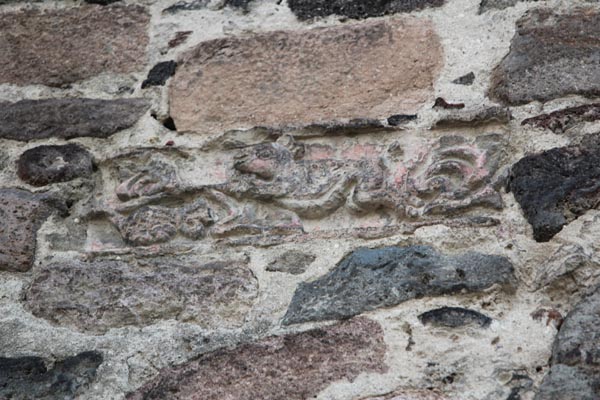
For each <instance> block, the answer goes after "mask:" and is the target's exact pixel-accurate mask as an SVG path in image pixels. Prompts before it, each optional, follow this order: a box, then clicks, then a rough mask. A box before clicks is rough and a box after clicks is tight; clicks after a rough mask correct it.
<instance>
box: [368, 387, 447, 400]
mask: <svg viewBox="0 0 600 400" xmlns="http://www.w3.org/2000/svg"><path fill="white" fill-rule="evenodd" d="M447 399H448V397H446V396H444V395H443V394H442V393H440V392H438V391H434V390H418V389H415V390H411V389H404V390H397V391H394V393H389V394H386V395H383V396H375V397H367V398H364V399H361V400H447Z"/></svg>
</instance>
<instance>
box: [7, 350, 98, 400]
mask: <svg viewBox="0 0 600 400" xmlns="http://www.w3.org/2000/svg"><path fill="white" fill-rule="evenodd" d="M102 361H103V357H102V354H100V353H98V352H95V351H88V352H84V353H79V354H77V355H75V356H73V357H68V358H66V359H64V360H59V361H57V362H55V363H54V365H53V366H52V368H50V369H48V368H47V366H46V363H45V362H44V360H43V359H42V358H39V357H20V358H2V357H0V398H1V399H12V400H32V399H36V400H55V399H74V398H79V397H78V396H81V395H82V394H83V393H84V391H85V389H86V388H87V387H88V386H89V385H90V384H91V383H92V382H93V381H94V378H95V376H96V370H97V369H98V367H99V366H100V364H102Z"/></svg>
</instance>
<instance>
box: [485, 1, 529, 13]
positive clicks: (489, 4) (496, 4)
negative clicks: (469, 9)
mask: <svg viewBox="0 0 600 400" xmlns="http://www.w3.org/2000/svg"><path fill="white" fill-rule="evenodd" d="M520 1H538V0H481V4H479V14H483V13H484V12H486V11H490V10H503V9H505V8H508V7H512V6H514V5H515V4H517V3H518V2H520Z"/></svg>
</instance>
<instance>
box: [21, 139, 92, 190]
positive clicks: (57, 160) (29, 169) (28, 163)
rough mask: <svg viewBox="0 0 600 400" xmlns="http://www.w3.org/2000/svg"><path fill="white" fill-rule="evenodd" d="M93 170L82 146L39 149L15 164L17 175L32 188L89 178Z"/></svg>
mask: <svg viewBox="0 0 600 400" xmlns="http://www.w3.org/2000/svg"><path fill="white" fill-rule="evenodd" d="M93 170H94V163H93V159H92V155H91V154H90V153H89V152H88V151H87V150H86V149H85V148H84V147H82V146H80V145H78V144H74V143H70V144H67V145H64V146H38V147H34V148H33V149H29V150H27V151H25V152H24V153H23V154H21V156H20V157H19V160H18V161H17V175H18V176H19V178H20V179H21V180H23V181H25V182H27V183H29V184H30V185H33V186H45V185H48V184H51V183H57V182H66V181H70V180H72V179H75V178H79V177H90V175H91V174H92V172H93Z"/></svg>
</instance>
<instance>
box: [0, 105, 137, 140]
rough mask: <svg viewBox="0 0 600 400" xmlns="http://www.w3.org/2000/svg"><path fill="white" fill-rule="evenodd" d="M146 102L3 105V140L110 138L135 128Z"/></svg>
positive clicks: (0, 110)
mask: <svg viewBox="0 0 600 400" xmlns="http://www.w3.org/2000/svg"><path fill="white" fill-rule="evenodd" d="M148 107H149V104H148V102H147V101H146V100H143V99H119V100H98V99H47V100H22V101H18V102H16V103H12V104H11V103H0V138H4V139H12V140H19V141H28V140H38V139H47V138H51V137H56V138H63V139H71V138H75V137H86V136H89V137H99V138H106V137H109V136H111V135H113V134H115V133H117V132H118V131H120V130H122V129H126V128H129V127H131V126H132V125H134V124H135V123H136V122H137V121H138V119H140V117H141V116H142V115H143V114H144V112H145V111H146V110H147V109H148Z"/></svg>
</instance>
